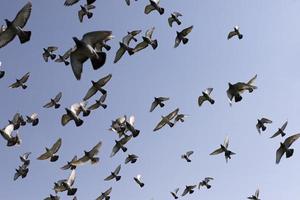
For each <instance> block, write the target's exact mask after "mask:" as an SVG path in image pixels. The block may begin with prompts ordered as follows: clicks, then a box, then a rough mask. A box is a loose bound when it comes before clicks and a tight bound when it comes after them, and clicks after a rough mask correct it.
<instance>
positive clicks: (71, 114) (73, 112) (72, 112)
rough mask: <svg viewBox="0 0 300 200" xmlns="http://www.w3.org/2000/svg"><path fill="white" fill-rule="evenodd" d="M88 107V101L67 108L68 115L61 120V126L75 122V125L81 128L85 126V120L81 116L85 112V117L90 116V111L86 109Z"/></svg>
mask: <svg viewBox="0 0 300 200" xmlns="http://www.w3.org/2000/svg"><path fill="white" fill-rule="evenodd" d="M86 105H87V102H86V101H83V102H80V103H75V104H73V105H72V106H71V108H70V109H68V108H65V110H66V112H67V114H64V115H63V116H62V118H61V124H62V125H63V126H65V125H66V124H67V123H68V122H69V121H71V120H74V122H75V125H76V126H77V127H78V126H81V125H82V124H83V120H82V119H80V118H79V114H80V113H81V112H83V116H88V115H89V113H90V110H87V109H86V108H85V107H86Z"/></svg>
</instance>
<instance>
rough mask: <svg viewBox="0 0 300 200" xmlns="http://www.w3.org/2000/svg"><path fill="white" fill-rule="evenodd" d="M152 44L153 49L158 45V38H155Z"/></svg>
mask: <svg viewBox="0 0 300 200" xmlns="http://www.w3.org/2000/svg"><path fill="white" fill-rule="evenodd" d="M151 46H152V48H153V49H156V48H157V46H158V43H157V40H153V42H152V43H151Z"/></svg>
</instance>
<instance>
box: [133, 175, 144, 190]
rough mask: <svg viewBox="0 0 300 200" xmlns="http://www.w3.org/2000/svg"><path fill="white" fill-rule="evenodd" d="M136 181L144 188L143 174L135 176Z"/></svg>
mask: <svg viewBox="0 0 300 200" xmlns="http://www.w3.org/2000/svg"><path fill="white" fill-rule="evenodd" d="M133 179H134V181H135V182H136V183H137V184H138V185H139V186H140V187H141V188H142V187H144V185H145V184H144V183H143V182H142V180H141V179H142V175H140V174H138V175H137V176H136V177H134V178H133Z"/></svg>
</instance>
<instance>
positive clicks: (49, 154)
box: [37, 138, 62, 162]
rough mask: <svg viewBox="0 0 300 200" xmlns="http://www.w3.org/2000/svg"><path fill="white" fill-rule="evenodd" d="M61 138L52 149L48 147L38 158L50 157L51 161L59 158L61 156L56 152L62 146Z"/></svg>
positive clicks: (45, 158)
mask: <svg viewBox="0 0 300 200" xmlns="http://www.w3.org/2000/svg"><path fill="white" fill-rule="evenodd" d="M61 142H62V140H61V138H59V139H58V140H57V141H56V142H55V143H54V144H53V145H52V147H51V148H50V149H48V148H47V147H46V152H45V153H43V154H42V155H40V156H39V157H38V158H37V159H38V160H47V159H49V158H50V162H55V161H57V160H58V158H59V156H58V155H57V154H56V153H57V152H58V150H59V149H60V147H61Z"/></svg>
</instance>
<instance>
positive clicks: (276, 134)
mask: <svg viewBox="0 0 300 200" xmlns="http://www.w3.org/2000/svg"><path fill="white" fill-rule="evenodd" d="M278 135H280V131H279V130H278V131H277V132H276V133H274V135H272V136H271V137H270V138H274V137H276V136H278Z"/></svg>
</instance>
